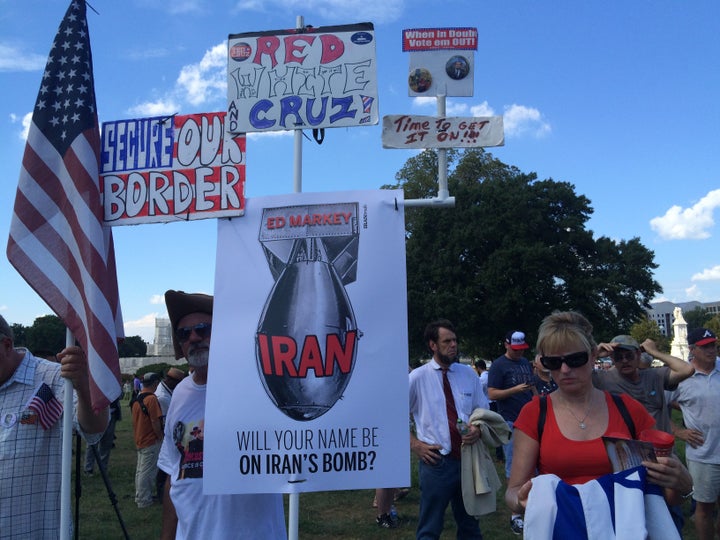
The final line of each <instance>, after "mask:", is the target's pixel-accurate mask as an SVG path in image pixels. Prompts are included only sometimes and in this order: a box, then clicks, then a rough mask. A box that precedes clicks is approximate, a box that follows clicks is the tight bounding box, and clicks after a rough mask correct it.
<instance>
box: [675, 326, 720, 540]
mask: <svg viewBox="0 0 720 540" xmlns="http://www.w3.org/2000/svg"><path fill="white" fill-rule="evenodd" d="M688 347H689V348H690V357H691V362H692V364H693V366H694V367H695V373H693V375H692V376H691V377H690V378H688V379H686V380H684V381H682V382H681V383H680V384H679V385H678V388H677V390H675V391H674V392H672V394H671V395H670V401H671V402H673V403H676V404H677V405H678V406H679V407H680V410H681V411H682V414H683V421H684V422H685V428H684V429H682V428H678V427H676V426H673V427H674V431H675V436H676V437H678V438H679V439H682V440H684V441H685V442H686V443H687V445H686V446H685V458H686V460H687V468H688V470H689V471H690V475H691V476H692V478H693V484H694V491H693V492H692V493H691V494H692V497H693V499H695V502H696V503H697V505H696V508H695V530H696V531H697V537H698V539H699V540H711V539H712V538H714V536H713V535H714V534H715V532H717V534H720V525H718V526H717V527H716V525H715V523H714V520H715V518H714V513H715V509H716V506H717V503H718V498H719V497H720V371H718V367H717V365H716V356H717V336H716V335H715V333H714V332H713V331H712V330H709V329H707V328H696V329H695V330H692V331H691V332H690V333H689V334H688Z"/></svg>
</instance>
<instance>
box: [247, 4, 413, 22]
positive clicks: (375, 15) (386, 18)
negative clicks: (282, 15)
mask: <svg viewBox="0 0 720 540" xmlns="http://www.w3.org/2000/svg"><path fill="white" fill-rule="evenodd" d="M236 9H237V11H262V12H264V13H267V12H275V11H284V12H287V13H296V12H297V13H303V12H304V13H313V14H317V15H319V16H320V17H322V18H323V19H329V20H331V21H334V22H337V23H338V24H345V19H346V17H344V16H342V14H346V13H356V14H361V15H362V16H361V17H358V19H362V20H363V21H373V22H375V23H387V22H392V21H396V20H398V19H399V18H400V16H401V15H402V13H403V11H404V10H405V0H265V1H263V2H260V1H258V0H239V1H238V2H237V3H236ZM338 17H341V18H340V20H339V19H338ZM340 21H342V22H340ZM305 24H314V25H315V26H318V23H317V21H312V20H310V19H309V18H307V19H306V20H305Z"/></svg>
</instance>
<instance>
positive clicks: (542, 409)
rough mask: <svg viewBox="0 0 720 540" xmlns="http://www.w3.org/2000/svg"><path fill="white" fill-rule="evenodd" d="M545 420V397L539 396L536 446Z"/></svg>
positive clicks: (540, 438)
mask: <svg viewBox="0 0 720 540" xmlns="http://www.w3.org/2000/svg"><path fill="white" fill-rule="evenodd" d="M546 418H547V396H546V395H542V396H540V414H538V423H537V432H538V444H540V441H541V440H542V436H543V430H544V429H545V419H546Z"/></svg>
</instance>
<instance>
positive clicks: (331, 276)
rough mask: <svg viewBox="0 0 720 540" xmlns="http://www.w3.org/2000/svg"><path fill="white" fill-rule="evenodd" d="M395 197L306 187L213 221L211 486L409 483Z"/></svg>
mask: <svg viewBox="0 0 720 540" xmlns="http://www.w3.org/2000/svg"><path fill="white" fill-rule="evenodd" d="M401 202H402V191H390V190H381V191H372V192H344V193H324V194H317V193H316V194H309V193H298V194H293V195H288V196H281V197H264V198H258V199H250V200H248V201H247V205H246V214H245V216H244V217H243V219H233V220H221V221H220V222H219V228H218V246H217V250H218V256H217V264H216V268H217V270H216V278H215V308H214V310H215V311H214V317H213V341H212V348H211V352H210V362H211V364H212V369H211V370H210V374H209V377H210V378H209V382H208V384H209V386H208V397H207V405H206V406H207V414H206V427H207V429H206V433H207V435H206V437H205V457H206V459H205V470H204V474H205V482H204V486H205V491H206V492H207V493H259V492H262V493H267V492H285V493H290V492H302V491H321V490H333V489H366V488H375V487H395V486H398V485H407V483H408V482H409V476H410V465H409V455H408V447H409V446H408V445H409V434H408V424H407V419H408V390H407V388H408V378H407V372H408V364H407V362H408V352H407V313H406V296H405V256H404V253H405V250H404V213H403V211H402V208H401V207H399V206H398V204H399V203H401ZM398 208H400V209H399V210H398ZM228 396H243V397H242V403H243V404H244V408H243V410H239V409H238V408H237V407H236V406H234V405H233V402H232V400H229V399H228ZM238 403H240V401H239V400H238ZM248 404H250V405H248Z"/></svg>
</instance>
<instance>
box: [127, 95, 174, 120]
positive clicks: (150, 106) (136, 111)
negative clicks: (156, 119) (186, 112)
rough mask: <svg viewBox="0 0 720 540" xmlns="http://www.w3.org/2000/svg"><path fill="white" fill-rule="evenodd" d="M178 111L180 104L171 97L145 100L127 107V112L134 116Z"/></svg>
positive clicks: (160, 114) (159, 114)
mask: <svg viewBox="0 0 720 540" xmlns="http://www.w3.org/2000/svg"><path fill="white" fill-rule="evenodd" d="M178 112H180V105H178V104H177V103H176V102H175V101H174V100H173V99H171V98H168V99H158V100H157V101H145V102H144V103H139V104H138V105H135V106H134V107H130V109H128V113H130V114H132V115H133V116H136V117H144V116H162V115H163V114H175V113H178Z"/></svg>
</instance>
